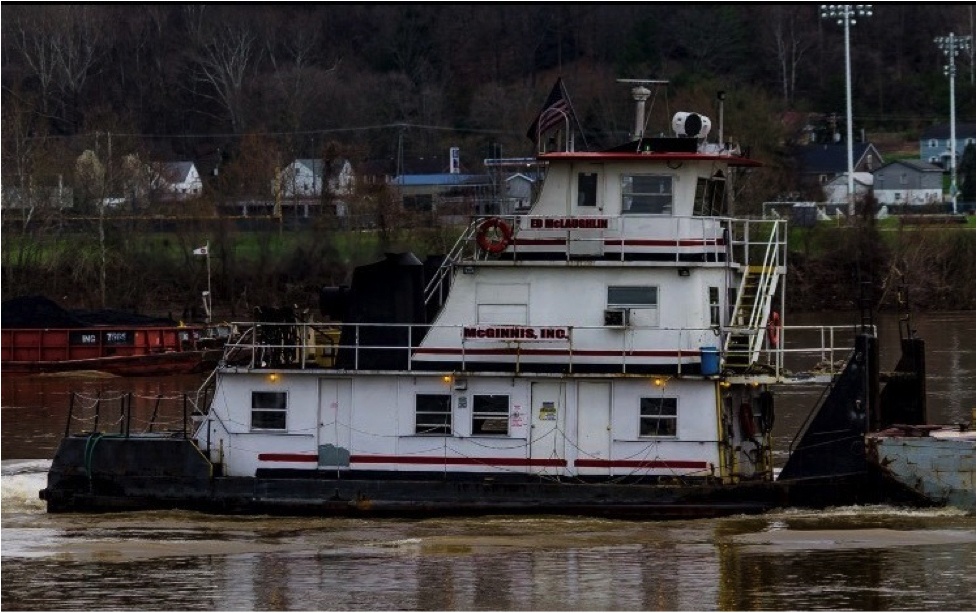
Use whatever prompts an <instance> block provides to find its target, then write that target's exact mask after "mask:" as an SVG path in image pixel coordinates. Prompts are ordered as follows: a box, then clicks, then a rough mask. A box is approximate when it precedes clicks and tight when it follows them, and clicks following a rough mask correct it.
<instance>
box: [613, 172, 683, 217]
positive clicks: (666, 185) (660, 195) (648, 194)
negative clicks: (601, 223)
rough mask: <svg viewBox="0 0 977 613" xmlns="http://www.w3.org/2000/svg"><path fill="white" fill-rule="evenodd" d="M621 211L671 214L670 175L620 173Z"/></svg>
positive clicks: (626, 212)
mask: <svg viewBox="0 0 977 613" xmlns="http://www.w3.org/2000/svg"><path fill="white" fill-rule="evenodd" d="M621 212H622V213H624V214H646V215H671V214H672V177H671V175H621Z"/></svg>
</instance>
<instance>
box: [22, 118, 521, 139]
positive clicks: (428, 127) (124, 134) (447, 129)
mask: <svg viewBox="0 0 977 613" xmlns="http://www.w3.org/2000/svg"><path fill="white" fill-rule="evenodd" d="M403 128H414V129H419V130H440V131H443V132H459V133H464V134H498V135H510V136H517V135H518V134H517V132H515V131H512V130H481V129H476V128H452V127H449V126H432V125H426V124H417V123H404V122H399V123H388V124H380V125H374V126H359V127H355V128H328V129H321V130H300V131H294V132H222V133H211V134H145V133H136V132H113V133H112V135H113V136H117V137H126V138H146V139H158V138H200V139H205V138H241V137H243V136H315V135H321V134H336V133H340V132H363V131H370V130H390V129H403ZM98 133H99V132H82V133H78V134H64V135H54V134H48V135H44V136H28V137H24V138H23V139H21V140H26V141H32V140H66V139H74V138H93V137H95V136H97V134H98ZM10 138H12V137H7V138H4V139H3V140H10Z"/></svg>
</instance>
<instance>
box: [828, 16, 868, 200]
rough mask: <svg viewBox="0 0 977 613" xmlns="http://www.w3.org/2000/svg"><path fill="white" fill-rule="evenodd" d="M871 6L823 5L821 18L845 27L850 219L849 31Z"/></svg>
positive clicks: (852, 185)
mask: <svg viewBox="0 0 977 613" xmlns="http://www.w3.org/2000/svg"><path fill="white" fill-rule="evenodd" d="M871 16H872V5H871V4H822V5H821V18H822V19H834V20H836V21H837V22H838V25H840V26H844V27H845V91H846V92H847V107H848V109H847V117H848V217H849V218H850V217H853V216H854V215H855V168H854V166H855V161H854V156H853V154H852V126H851V52H850V48H851V46H850V44H849V35H848V29H849V28H850V27H851V26H853V25H855V23H856V20H855V18H856V17H871Z"/></svg>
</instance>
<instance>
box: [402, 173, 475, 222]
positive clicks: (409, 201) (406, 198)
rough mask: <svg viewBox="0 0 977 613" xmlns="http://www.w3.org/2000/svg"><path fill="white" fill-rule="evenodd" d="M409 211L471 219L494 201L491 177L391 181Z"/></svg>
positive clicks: (404, 177)
mask: <svg viewBox="0 0 977 613" xmlns="http://www.w3.org/2000/svg"><path fill="white" fill-rule="evenodd" d="M390 186H391V187H394V188H396V189H397V191H398V192H399V194H400V202H401V205H402V206H403V208H404V210H405V211H417V212H434V213H437V214H438V215H441V216H444V215H449V216H458V217H467V216H470V215H476V214H479V213H481V212H483V211H484V210H485V209H486V207H488V206H489V203H490V202H491V200H492V191H493V187H492V181H491V178H490V177H489V176H488V175H473V174H461V173H438V174H419V175H408V174H405V175H400V176H397V177H394V178H393V179H392V180H391V181H390Z"/></svg>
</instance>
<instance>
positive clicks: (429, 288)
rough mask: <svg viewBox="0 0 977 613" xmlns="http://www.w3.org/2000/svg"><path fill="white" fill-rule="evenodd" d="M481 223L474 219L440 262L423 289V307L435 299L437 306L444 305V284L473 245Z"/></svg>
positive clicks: (479, 220)
mask: <svg viewBox="0 0 977 613" xmlns="http://www.w3.org/2000/svg"><path fill="white" fill-rule="evenodd" d="M481 222H482V219H481V218H479V219H475V220H473V221H472V222H471V223H470V224H468V227H467V228H466V229H465V231H464V232H462V233H461V234H460V235H459V236H458V240H456V241H455V244H454V245H453V246H452V247H451V250H450V251H449V252H448V255H446V256H445V258H444V260H443V261H442V262H441V266H439V267H438V270H437V271H436V272H435V273H434V275H433V276H432V277H431V280H430V281H428V283H427V285H426V286H425V287H424V306H428V305H430V303H431V300H433V299H434V298H435V297H437V298H438V301H439V303H438V306H439V307H440V306H443V305H444V298H445V292H444V291H443V289H444V285H445V283H446V282H447V281H448V280H450V279H451V274H452V272H453V271H454V267H455V264H457V263H458V262H459V261H461V260H462V256H463V255H464V253H465V250H466V249H468V248H470V247H471V245H472V244H473V238H474V236H475V233H476V232H477V231H478V225H479V224H480V223H481ZM473 255H477V251H475V252H473Z"/></svg>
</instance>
